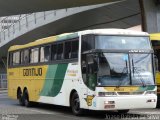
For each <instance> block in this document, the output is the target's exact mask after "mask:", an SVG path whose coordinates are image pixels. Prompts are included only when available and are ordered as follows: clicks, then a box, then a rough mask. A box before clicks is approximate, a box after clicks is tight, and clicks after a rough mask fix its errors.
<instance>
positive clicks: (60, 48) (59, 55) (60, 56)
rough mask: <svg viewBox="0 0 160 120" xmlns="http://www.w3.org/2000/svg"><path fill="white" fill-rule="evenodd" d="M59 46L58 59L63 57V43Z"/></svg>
mask: <svg viewBox="0 0 160 120" xmlns="http://www.w3.org/2000/svg"><path fill="white" fill-rule="evenodd" d="M57 47H58V48H57V60H61V59H63V43H61V44H58V46H57Z"/></svg>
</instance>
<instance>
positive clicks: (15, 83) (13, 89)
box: [7, 68, 23, 99]
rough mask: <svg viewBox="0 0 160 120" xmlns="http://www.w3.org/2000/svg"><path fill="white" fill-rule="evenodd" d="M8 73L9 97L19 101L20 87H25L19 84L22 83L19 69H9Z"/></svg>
mask: <svg viewBox="0 0 160 120" xmlns="http://www.w3.org/2000/svg"><path fill="white" fill-rule="evenodd" d="M7 72H8V74H7V80H8V96H9V97H10V98H13V99H17V89H18V87H23V85H22V84H19V83H20V82H21V81H20V79H19V68H9V69H8V71H7Z"/></svg>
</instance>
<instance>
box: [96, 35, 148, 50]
mask: <svg viewBox="0 0 160 120" xmlns="http://www.w3.org/2000/svg"><path fill="white" fill-rule="evenodd" d="M95 48H96V49H151V46H150V41H149V37H144V36H142V37H141V36H104V35H97V36H95Z"/></svg>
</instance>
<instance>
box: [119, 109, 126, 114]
mask: <svg viewBox="0 0 160 120" xmlns="http://www.w3.org/2000/svg"><path fill="white" fill-rule="evenodd" d="M128 112H129V110H118V113H120V114H126V113H128Z"/></svg>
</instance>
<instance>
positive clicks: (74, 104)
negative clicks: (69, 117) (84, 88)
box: [71, 92, 83, 116]
mask: <svg viewBox="0 0 160 120" xmlns="http://www.w3.org/2000/svg"><path fill="white" fill-rule="evenodd" d="M71 108H72V112H73V114H74V115H77V116H78V115H81V114H82V113H83V110H82V109H81V108H80V99H79V96H78V93H77V92H74V93H73V95H72V97H71Z"/></svg>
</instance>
